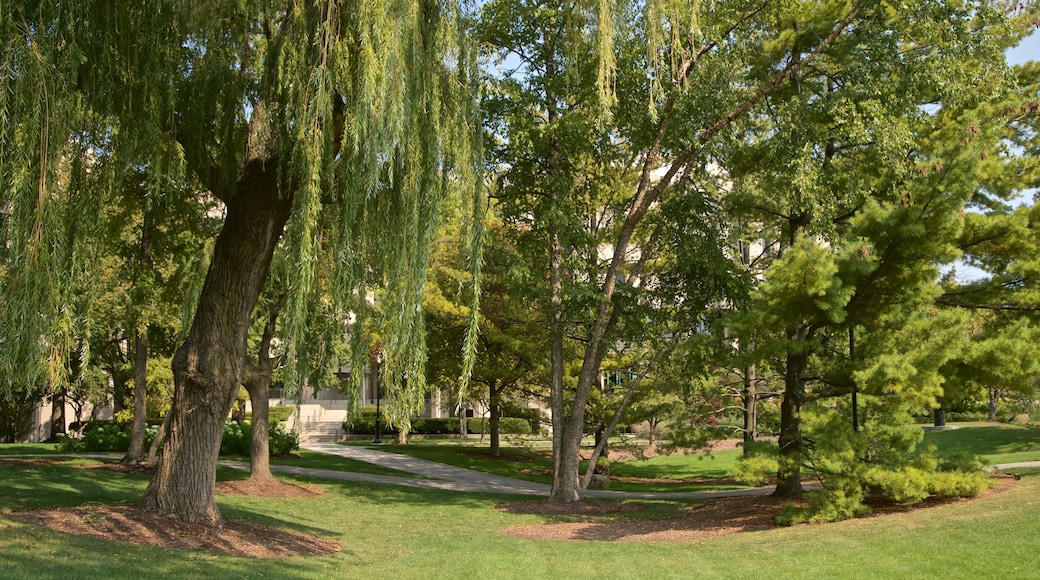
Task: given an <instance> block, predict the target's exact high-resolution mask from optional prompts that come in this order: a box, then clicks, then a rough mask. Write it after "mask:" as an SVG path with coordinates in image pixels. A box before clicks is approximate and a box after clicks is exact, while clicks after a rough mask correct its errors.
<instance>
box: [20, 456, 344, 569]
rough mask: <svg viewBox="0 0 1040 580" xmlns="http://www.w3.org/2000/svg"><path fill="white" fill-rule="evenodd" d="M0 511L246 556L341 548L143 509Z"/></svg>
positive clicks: (236, 485) (264, 491)
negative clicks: (213, 524) (188, 520)
mask: <svg viewBox="0 0 1040 580" xmlns="http://www.w3.org/2000/svg"><path fill="white" fill-rule="evenodd" d="M62 463H66V462H65V461H62V460H53V459H0V466H5V465H57V464H62ZM77 467H79V468H82V469H96V470H103V471H114V472H118V473H151V472H153V471H154V470H155V466H154V465H147V464H136V465H126V464H122V463H97V464H90V465H80V466H77ZM213 491H214V492H215V493H220V494H227V495H243V496H250V497H278V498H297V497H302V498H306V497H314V496H320V495H324V494H325V492H324V490H322V489H320V488H317V487H314V486H310V485H297V484H292V483H283V482H280V481H277V480H270V481H252V480H248V479H245V480H241V481H218V482H217V483H216V485H215V486H214V488H213ZM3 515H4V516H5V517H9V518H11V519H15V520H18V521H22V522H26V523H30V524H36V525H41V526H44V527H47V528H50V529H52V530H56V531H59V532H66V533H69V534H76V535H80V536H92V537H95V538H101V539H105V540H114V541H117V542H130V543H132V544H142V545H146V546H156V547H160V548H170V549H174V550H184V551H189V552H209V553H213V554H225V555H229V556H244V557H248V558H283V557H287V556H325V555H328V554H334V553H336V552H338V551H340V549H341V548H342V546H341V544H340V543H339V542H334V541H331V540H325V539H322V538H317V537H314V536H308V535H305V534H298V533H296V532H291V531H288V530H283V529H280V528H273V527H270V526H262V525H259V524H252V523H248V522H242V521H235V520H229V521H227V522H226V523H225V524H224V525H223V526H220V527H215V526H207V525H203V524H193V523H188V522H182V521H180V520H176V519H173V518H169V517H166V516H161V515H158V514H155V513H151V512H146V511H144V510H142V509H140V508H138V507H137V506H125V505H99V506H84V507H76V508H56V509H40V510H32V511H25V512H6V513H4V514H3Z"/></svg>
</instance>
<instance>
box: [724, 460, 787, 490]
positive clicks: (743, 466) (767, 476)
mask: <svg viewBox="0 0 1040 580" xmlns="http://www.w3.org/2000/svg"><path fill="white" fill-rule="evenodd" d="M778 469H779V465H778V463H777V461H776V457H768V456H765V455H751V456H749V457H741V458H740V459H739V460H737V467H736V469H734V470H733V479H736V480H737V481H739V482H740V483H743V484H744V485H750V486H753V487H761V486H763V485H766V484H768V483H769V482H775V481H776V472H777V470H778Z"/></svg>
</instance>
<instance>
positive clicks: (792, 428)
mask: <svg viewBox="0 0 1040 580" xmlns="http://www.w3.org/2000/svg"><path fill="white" fill-rule="evenodd" d="M787 335H788V339H789V340H790V341H791V344H792V345H793V346H792V347H789V348H788V352H787V370H786V372H785V374H784V398H783V402H782V403H781V404H780V457H779V464H780V467H779V469H778V470H777V474H776V480H777V481H776V491H775V492H774V493H773V495H774V496H776V497H781V498H796V497H801V496H802V493H803V492H804V490H803V489H802V471H801V468H802V458H803V455H804V451H805V449H804V445H803V441H802V432H801V422H802V419H801V412H802V403H804V402H805V382H804V376H805V367H806V365H807V364H808V360H809V353H808V351H807V350H805V349H804V341H806V340H808V339H809V332H808V330H807V329H806V328H805V327H804V326H803V327H800V328H798V329H796V330H792V331H789V332H788V333H787ZM796 349H800V350H796Z"/></svg>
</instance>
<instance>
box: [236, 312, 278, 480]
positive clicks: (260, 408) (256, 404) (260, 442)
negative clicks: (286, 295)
mask: <svg viewBox="0 0 1040 580" xmlns="http://www.w3.org/2000/svg"><path fill="white" fill-rule="evenodd" d="M277 323H278V307H277V306H272V307H271V311H270V312H269V313H268V318H267V323H266V324H264V334H263V336H262V337H261V338H260V352H259V355H258V356H257V363H256V368H255V369H251V370H253V372H250V373H247V377H246V379H247V380H244V381H242V382H243V384H244V385H245V387H246V392H248V393H249V402H250V404H251V406H252V407H253V428H252V435H251V436H250V440H249V479H250V480H251V481H257V482H265V481H273V480H274V475H272V474H271V434H270V422H271V420H270V417H271V413H270V400H269V399H268V391H269V390H270V388H271V374H272V373H273V372H274V359H272V358H271V339H273V338H274V330H275V326H276V324H277Z"/></svg>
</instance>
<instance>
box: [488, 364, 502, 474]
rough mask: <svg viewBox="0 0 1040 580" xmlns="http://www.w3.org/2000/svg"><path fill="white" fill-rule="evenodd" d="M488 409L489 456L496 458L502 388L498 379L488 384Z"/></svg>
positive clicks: (498, 450) (499, 447)
mask: <svg viewBox="0 0 1040 580" xmlns="http://www.w3.org/2000/svg"><path fill="white" fill-rule="evenodd" d="M488 407H490V409H489V411H491V419H490V420H489V421H488V432H489V433H490V435H491V454H492V455H494V456H495V457H498V456H499V454H501V452H502V449H501V444H500V435H501V434H500V429H501V426H502V387H501V383H499V382H498V379H491V383H490V384H488Z"/></svg>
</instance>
